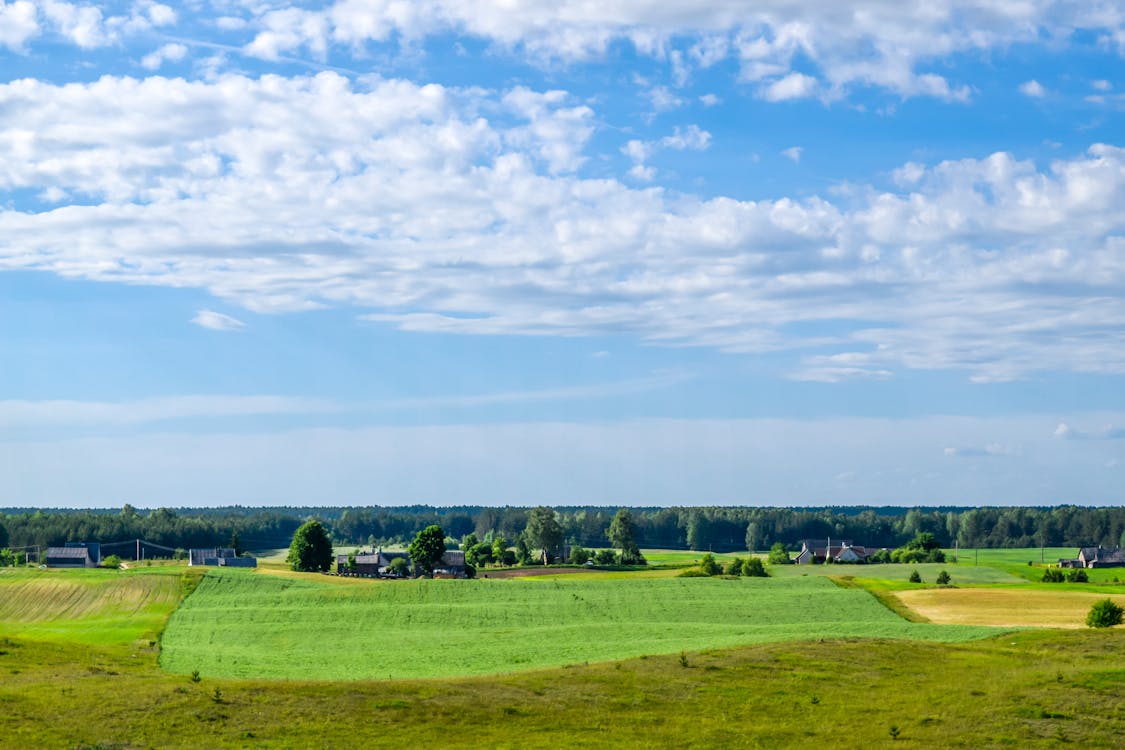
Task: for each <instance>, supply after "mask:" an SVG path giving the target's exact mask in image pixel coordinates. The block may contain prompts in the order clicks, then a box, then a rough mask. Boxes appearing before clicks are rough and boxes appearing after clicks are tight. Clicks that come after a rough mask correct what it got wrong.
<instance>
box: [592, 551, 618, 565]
mask: <svg viewBox="0 0 1125 750" xmlns="http://www.w3.org/2000/svg"><path fill="white" fill-rule="evenodd" d="M594 562H596V563H597V564H598V565H613V564H614V563H615V562H617V556H616V555H614V554H613V550H611V549H600V550H598V551H597V552H595V553H594Z"/></svg>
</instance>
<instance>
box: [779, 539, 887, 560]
mask: <svg viewBox="0 0 1125 750" xmlns="http://www.w3.org/2000/svg"><path fill="white" fill-rule="evenodd" d="M876 552H878V550H876V549H874V548H871V547H864V546H861V545H858V544H853V543H852V540H851V539H838V540H835V541H833V540H831V539H802V540H801V551H800V552H799V553H797V556H796V557H795V558H794V559H793V562H795V563H797V564H798V565H819V564H821V563H823V562H824V561H825V560H827V559H829V558H831V560H832V562H838V563H861V562H865V561H866V560H867V558H868V557H870V556H871V555H873V554H875V553H876Z"/></svg>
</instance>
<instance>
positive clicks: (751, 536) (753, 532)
mask: <svg viewBox="0 0 1125 750" xmlns="http://www.w3.org/2000/svg"><path fill="white" fill-rule="evenodd" d="M761 541H762V532H761V528H760V527H759V526H758V523H757V521H751V522H750V523H748V524H747V525H746V551H747V552H753V551H754V550H756V549H758V545H759V544H760V543H761Z"/></svg>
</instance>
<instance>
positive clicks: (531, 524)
mask: <svg viewBox="0 0 1125 750" xmlns="http://www.w3.org/2000/svg"><path fill="white" fill-rule="evenodd" d="M524 535H525V536H526V537H527V544H528V546H529V547H531V548H533V549H539V550H540V551H541V554H542V559H543V564H544V565H546V564H547V563H549V562H551V560H552V558H554V557H556V556H557V555H558V551H559V548H560V547H562V543H563V528H562V526H561V525H559V519H558V518H557V517H556V516H555V510H554V508H549V507H547V506H545V505H541V506H539V507H538V508H532V509H531V512H530V513H529V514H528V515H527V528H526V529H525V530H524Z"/></svg>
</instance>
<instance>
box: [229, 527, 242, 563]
mask: <svg viewBox="0 0 1125 750" xmlns="http://www.w3.org/2000/svg"><path fill="white" fill-rule="evenodd" d="M227 546H228V547H230V548H231V549H233V550H234V556H235V557H238V556H239V555H241V554H242V553H243V552H244V550H243V549H242V540H241V539H239V538H238V532H237V531H232V532H231V533H230V542H229V543H228V544H227Z"/></svg>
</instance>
